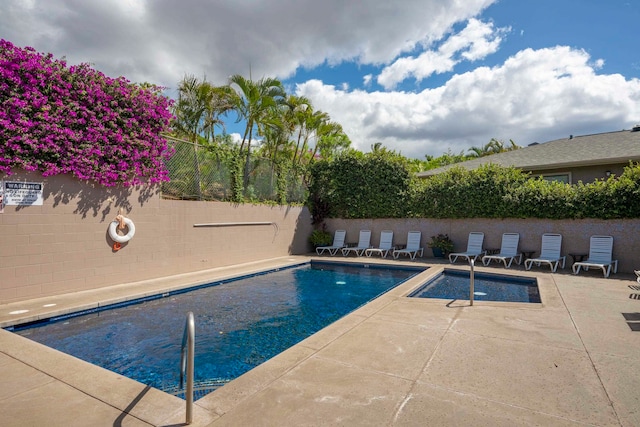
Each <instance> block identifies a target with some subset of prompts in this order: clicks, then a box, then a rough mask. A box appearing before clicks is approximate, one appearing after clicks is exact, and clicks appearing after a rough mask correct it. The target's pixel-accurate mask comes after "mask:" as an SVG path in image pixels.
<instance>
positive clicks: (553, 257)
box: [524, 233, 566, 273]
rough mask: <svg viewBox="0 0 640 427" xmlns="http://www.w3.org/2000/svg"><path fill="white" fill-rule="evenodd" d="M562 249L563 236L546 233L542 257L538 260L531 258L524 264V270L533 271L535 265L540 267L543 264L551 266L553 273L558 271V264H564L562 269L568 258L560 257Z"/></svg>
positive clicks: (543, 238)
mask: <svg viewBox="0 0 640 427" xmlns="http://www.w3.org/2000/svg"><path fill="white" fill-rule="evenodd" d="M561 247H562V234H555V233H545V234H543V235H542V248H541V249H540V256H539V257H537V258H529V259H528V260H526V261H525V262H524V268H525V269H527V270H531V266H532V265H533V264H535V265H537V266H538V267H539V266H540V265H542V264H549V268H551V271H552V272H553V273H555V272H556V270H557V269H558V264H560V262H562V268H564V264H565V261H566V256H561V255H560V249H561Z"/></svg>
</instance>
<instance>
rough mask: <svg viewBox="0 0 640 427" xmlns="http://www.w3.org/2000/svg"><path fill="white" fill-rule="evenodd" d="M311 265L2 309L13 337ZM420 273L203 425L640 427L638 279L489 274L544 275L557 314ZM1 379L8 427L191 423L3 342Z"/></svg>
mask: <svg viewBox="0 0 640 427" xmlns="http://www.w3.org/2000/svg"><path fill="white" fill-rule="evenodd" d="M308 259H309V258H307V257H286V258H279V259H273V260H268V261H263V262H257V263H252V264H244V265H239V266H235V267H233V268H220V269H214V270H209V271H206V272H200V273H195V274H188V275H181V276H175V277H170V278H166V279H162V280H155V281H146V282H139V283H134V284H127V285H122V286H117V287H112V288H109V289H102V290H96V291H87V292H78V293H74V294H68V295H62V296H57V297H49V298H43V299H38V300H30V301H27V302H21V303H13V304H6V305H0V325H1V326H8V325H11V324H15V323H16V322H18V321H24V319H28V320H36V319H38V318H43V317H48V316H50V315H51V313H65V312H70V311H75V310H76V309H77V308H87V307H94V306H96V305H97V304H106V303H108V302H115V301H123V300H127V299H131V298H133V297H134V296H135V297H139V296H142V295H151V294H155V293H158V292H159V291H163V290H169V289H175V288H179V287H184V286H187V285H192V284H198V283H205V282H207V281H210V280H213V279H217V278H221V277H227V276H234V275H237V274H241V273H242V274H245V273H248V272H252V271H259V270H263V269H269V268H273V267H277V266H283V265H288V264H292V263H296V262H301V261H306V260H308ZM334 259H335V260H339V261H344V260H345V259H343V258H341V257H335V258H334ZM348 260H349V261H354V262H358V261H360V262H362V260H358V259H355V258H350V259H348ZM367 262H369V263H371V262H377V261H372V260H370V259H367ZM385 262H390V261H385ZM396 262H397V261H396ZM403 262H404V261H403ZM411 264H412V265H415V264H422V265H426V266H429V267H431V268H430V269H429V270H427V271H426V272H424V273H421V274H419V275H418V276H416V277H414V278H412V279H410V280H409V281H407V282H405V283H403V284H402V285H400V286H399V287H397V288H395V289H393V290H392V291H391V292H389V293H387V294H385V295H383V296H382V297H380V298H378V299H377V300H375V301H373V302H371V303H369V304H367V305H366V306H364V307H362V308H360V309H358V310H357V311H355V312H353V313H351V314H350V315H348V316H346V317H344V318H342V319H341V320H339V321H337V322H335V323H334V324H332V325H330V326H329V327H327V328H325V329H323V330H322V331H320V332H318V333H317V334H315V335H313V336H311V337H309V338H307V339H306V340H304V341H302V342H301V343H300V344H298V345H296V346H294V347H292V348H290V349H289V350H287V351H285V352H283V353H281V354H280V355H278V356H276V357H275V358H273V359H271V360H269V361H268V362H266V363H264V364H263V365H261V366H259V367H257V368H255V369H253V370H252V371H250V372H248V373H247V374H245V375H243V376H241V377H240V378H238V379H236V380H234V381H232V382H231V383H229V384H228V385H226V386H224V387H222V388H220V389H218V390H217V391H215V392H213V393H211V394H209V395H207V396H205V397H204V398H202V399H200V400H198V401H196V404H195V410H194V422H193V424H192V425H195V426H213V427H217V426H318V425H344V426H359V425H362V426H422V425H434V426H460V425H490V426H515V425H525V426H526V425H543V426H584V425H596V426H629V427H631V426H638V425H640V374H639V373H640V332H634V331H632V328H631V326H630V324H629V323H628V321H627V320H625V317H624V316H623V313H635V314H636V317H637V316H640V300H635V299H632V298H630V294H640V291H638V290H633V289H632V288H630V287H629V286H630V285H631V286H634V285H638V284H637V283H636V282H635V278H634V277H632V276H630V275H623V274H617V275H612V277H611V278H609V279H603V278H602V276H601V274H599V273H597V272H595V271H588V272H586V273H585V274H581V275H579V276H573V275H571V274H570V273H569V271H570V269H568V268H567V269H565V270H564V271H563V272H559V273H557V274H551V273H550V272H549V270H548V269H544V268H534V270H535V271H532V272H525V271H524V270H523V269H522V267H519V266H518V267H516V268H512V269H510V270H504V269H503V268H502V267H494V266H492V267H487V268H485V267H479V268H477V270H479V271H491V272H497V273H506V272H512V273H516V274H518V275H527V276H536V277H538V283H539V286H540V292H541V297H542V304H521V303H492V302H479V301H476V303H475V304H474V305H473V306H472V307H471V306H469V302H468V301H444V300H428V299H410V298H406V295H407V294H408V293H409V292H410V291H411V290H413V289H415V288H416V287H417V286H419V284H421V283H423V282H424V280H425V279H426V278H428V277H430V276H432V275H434V274H436V273H437V272H438V271H439V270H441V269H442V268H443V267H445V265H444V264H439V263H437V262H436V263H434V262H433V260H432V259H429V260H427V261H426V262H425V260H420V261H416V262H415V263H411ZM446 266H447V267H451V268H465V266H464V264H457V265H455V266H450V265H449V264H446ZM51 304H55V305H51ZM22 310H28V311H26V312H23V313H17V314H10V313H12V312H18V311H22ZM637 323H638V326H640V318H639V320H638V322H637ZM631 325H634V323H633V322H632V321H631ZM196 335H197V331H196ZM196 351H197V348H196ZM0 378H1V379H0V384H2V387H1V388H0V413H1V414H2V415H1V421H0V424H1V425H3V426H21V427H23V426H44V425H46V426H49V427H50V426H120V425H122V426H138V425H139V426H149V425H152V426H168V425H183V423H184V421H185V415H184V413H185V402H184V401H183V400H181V399H179V398H177V397H174V396H171V395H169V394H166V393H164V392H162V391H159V390H156V389H153V388H150V387H147V386H145V385H143V384H140V383H138V382H135V381H133V380H130V379H128V378H125V377H123V376H120V375H118V374H115V373H113V372H110V371H106V370H104V369H102V368H99V367H96V366H93V365H91V364H88V363H86V362H83V361H80V360H78V359H75V358H73V357H70V356H67V355H64V354H62V353H60V352H58V351H56V350H52V349H50V348H47V347H44V346H42V345H40V344H37V343H34V342H31V341H29V340H27V339H25V338H23V337H20V336H17V335H15V334H12V333H11V332H8V331H4V330H0Z"/></svg>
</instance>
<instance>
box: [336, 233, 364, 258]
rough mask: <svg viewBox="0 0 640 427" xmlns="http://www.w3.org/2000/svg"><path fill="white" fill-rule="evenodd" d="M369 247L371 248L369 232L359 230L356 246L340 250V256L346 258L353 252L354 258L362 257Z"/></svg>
mask: <svg viewBox="0 0 640 427" xmlns="http://www.w3.org/2000/svg"><path fill="white" fill-rule="evenodd" d="M369 247H371V230H360V237H359V238H358V246H355V247H344V248H342V255H343V256H347V255H349V253H350V252H355V253H356V256H362V255H364V251H365V250H367V249H369Z"/></svg>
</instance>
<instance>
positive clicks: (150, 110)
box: [0, 39, 172, 186]
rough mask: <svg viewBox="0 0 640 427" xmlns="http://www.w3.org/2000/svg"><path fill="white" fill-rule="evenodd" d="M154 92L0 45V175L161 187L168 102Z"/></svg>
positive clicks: (166, 175) (152, 88)
mask: <svg viewBox="0 0 640 427" xmlns="http://www.w3.org/2000/svg"><path fill="white" fill-rule="evenodd" d="M161 90H162V88H161V87H158V86H153V85H143V86H140V85H136V84H132V83H131V82H129V81H128V80H127V79H125V78H124V77H118V78H116V79H114V78H110V77H107V76H105V75H104V74H102V73H101V72H99V71H96V70H94V69H92V68H91V67H90V66H89V65H88V64H80V65H77V66H70V67H67V64H66V62H65V61H62V60H55V59H53V57H52V55H51V54H46V55H43V54H40V53H38V52H36V51H35V50H34V49H33V48H30V47H26V48H19V47H16V46H14V45H13V44H12V43H10V42H9V41H6V40H2V39H0V172H4V173H6V174H11V169H12V168H20V169H24V170H29V171H40V172H41V173H42V174H43V176H50V175H56V174H66V173H71V174H73V175H74V176H76V177H77V178H79V179H82V180H93V181H96V182H98V183H100V184H102V185H105V186H115V185H136V184H141V183H145V182H149V183H155V182H162V181H168V180H169V173H168V171H167V168H166V166H165V161H166V160H167V159H168V157H169V156H170V155H171V154H172V152H171V150H170V148H169V147H168V145H167V141H166V139H164V138H163V137H162V136H161V135H160V133H161V132H164V131H168V130H169V122H170V120H171V119H172V115H171V113H170V111H169V107H170V105H171V100H169V99H168V98H166V97H164V96H162V95H161V94H160V91H161Z"/></svg>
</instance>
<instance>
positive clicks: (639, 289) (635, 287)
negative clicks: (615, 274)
mask: <svg viewBox="0 0 640 427" xmlns="http://www.w3.org/2000/svg"><path fill="white" fill-rule="evenodd" d="M629 289H631V290H634V291H640V286H638V285H629Z"/></svg>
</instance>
